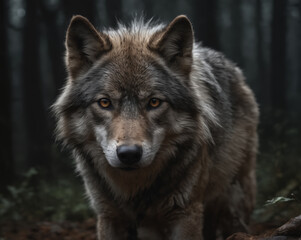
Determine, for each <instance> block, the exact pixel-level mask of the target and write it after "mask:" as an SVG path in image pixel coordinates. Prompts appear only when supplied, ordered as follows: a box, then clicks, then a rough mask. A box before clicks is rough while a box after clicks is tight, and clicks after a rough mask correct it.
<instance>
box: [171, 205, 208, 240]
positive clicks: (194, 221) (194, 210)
mask: <svg viewBox="0 0 301 240" xmlns="http://www.w3.org/2000/svg"><path fill="white" fill-rule="evenodd" d="M175 214H176V215H178V213H175ZM171 230H172V231H171V232H172V234H171V238H170V240H183V239H185V240H203V205H202V204H194V206H192V207H189V209H187V210H184V211H183V212H182V211H181V212H180V213H179V215H178V217H177V220H176V221H175V222H174V224H173V226H172V229H171Z"/></svg>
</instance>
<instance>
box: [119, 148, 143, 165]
mask: <svg viewBox="0 0 301 240" xmlns="http://www.w3.org/2000/svg"><path fill="white" fill-rule="evenodd" d="M117 156H118V158H119V160H120V162H122V163H123V164H125V165H128V166H130V165H133V164H135V163H137V162H139V161H140V159H141V157H142V147H141V146H139V145H121V146H119V147H117Z"/></svg>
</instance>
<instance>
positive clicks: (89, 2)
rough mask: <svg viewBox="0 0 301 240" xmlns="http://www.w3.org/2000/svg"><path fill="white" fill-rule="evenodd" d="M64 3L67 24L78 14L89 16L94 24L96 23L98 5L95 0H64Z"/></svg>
mask: <svg viewBox="0 0 301 240" xmlns="http://www.w3.org/2000/svg"><path fill="white" fill-rule="evenodd" d="M62 4H63V8H64V12H65V17H66V20H67V24H69V21H70V19H71V17H72V16H74V15H76V14H80V15H83V16H84V17H86V18H88V19H89V20H90V21H91V22H92V23H93V24H95V16H96V15H97V7H96V2H95V0H85V1H73V0H64V1H62Z"/></svg>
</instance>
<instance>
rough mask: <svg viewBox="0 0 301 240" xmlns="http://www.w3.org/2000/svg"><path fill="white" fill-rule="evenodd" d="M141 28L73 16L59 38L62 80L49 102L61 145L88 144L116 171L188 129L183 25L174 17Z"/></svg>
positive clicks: (150, 156) (168, 148) (145, 160)
mask: <svg viewBox="0 0 301 240" xmlns="http://www.w3.org/2000/svg"><path fill="white" fill-rule="evenodd" d="M143 26H144V28H145V25H143ZM144 28H143V27H142V25H141V26H139V24H137V25H136V26H133V27H132V29H120V30H119V31H109V32H105V33H99V32H97V31H96V30H95V29H94V27H93V26H92V25H91V24H90V23H89V22H88V21H87V20H86V19H84V18H82V17H75V18H74V19H73V20H72V22H71V24H70V26H69V29H68V33H67V40H66V47H67V57H66V62H67V68H68V72H69V82H68V84H67V85H66V88H65V89H64V92H63V94H62V95H61V97H60V98H59V99H58V101H57V103H56V104H55V108H56V112H57V115H59V124H58V131H59V134H60V136H61V137H62V138H63V139H64V140H65V141H66V142H67V144H71V145H74V146H77V147H80V148H82V147H85V146H88V145H89V146H92V145H93V149H95V148H98V149H99V151H98V153H97V154H99V159H105V161H107V163H108V164H109V165H110V166H111V167H113V168H120V169H123V170H133V169H139V168H143V167H146V166H149V165H151V164H152V163H153V162H154V161H155V160H156V159H157V158H158V156H159V155H160V154H164V152H172V146H173V145H175V144H181V143H184V142H185V141H186V140H187V139H188V138H189V137H191V134H192V133H193V132H194V130H195V129H194V126H195V121H196V120H195V114H196V112H197V110H196V106H195V101H194V99H193V96H192V95H191V91H190V90H189V87H190V83H189V72H190V68H191V61H192V59H191V51H192V43H193V36H192V30H191V25H190V23H189V21H188V20H187V19H186V18H183V17H179V18H178V19H175V20H174V21H173V22H172V23H171V24H170V25H168V26H167V27H166V28H162V29H153V28H147V29H144ZM91 148H92V147H91ZM86 149H87V148H86ZM87 152H89V150H87ZM102 156H104V157H105V158H102Z"/></svg>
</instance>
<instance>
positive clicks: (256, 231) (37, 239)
mask: <svg viewBox="0 0 301 240" xmlns="http://www.w3.org/2000/svg"><path fill="white" fill-rule="evenodd" d="M95 225H96V221H95V219H92V218H91V219H87V220H85V221H84V222H62V223H56V222H38V223H20V222H18V223H14V222H10V223H4V224H1V225H0V240H96V234H95ZM251 232H252V235H251V234H244V233H236V234H233V235H232V236H230V237H229V238H228V239H227V240H259V239H260V240H301V215H300V216H298V217H296V218H293V219H291V220H290V221H289V222H287V223H286V224H284V225H282V226H281V227H278V228H277V227H276V226H273V225H272V224H252V225H251Z"/></svg>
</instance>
